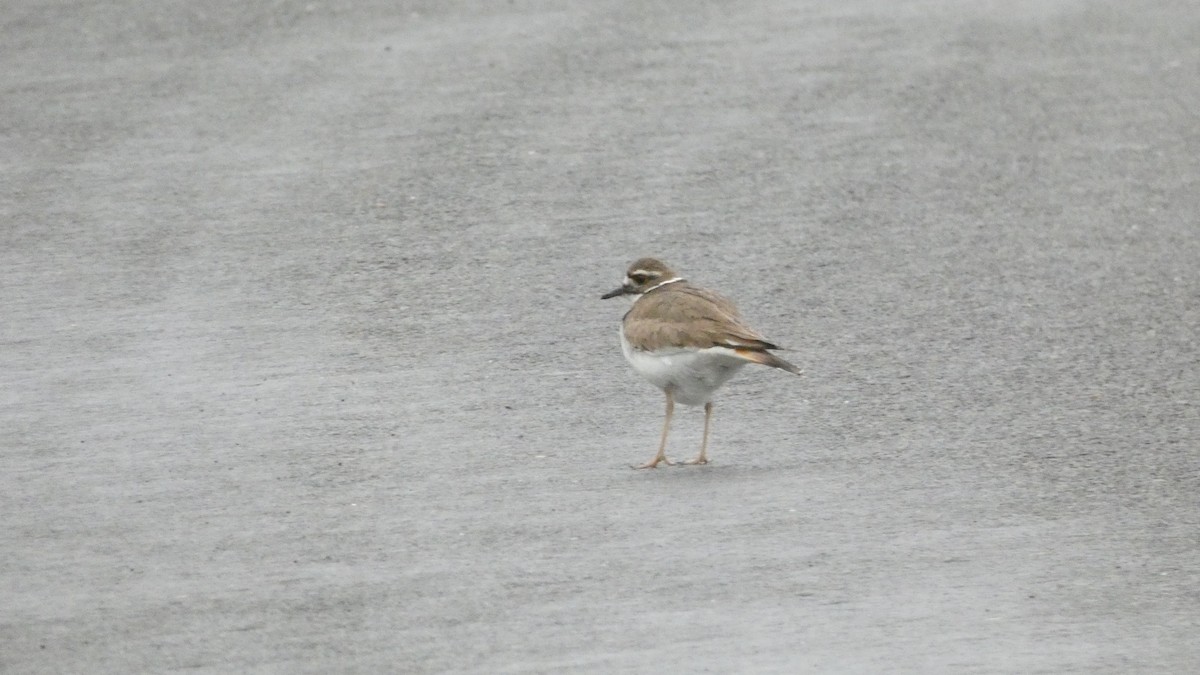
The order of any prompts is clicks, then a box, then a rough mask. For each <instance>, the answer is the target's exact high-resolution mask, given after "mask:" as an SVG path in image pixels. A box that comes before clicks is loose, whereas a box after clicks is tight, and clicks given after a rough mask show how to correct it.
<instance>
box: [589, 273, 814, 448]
mask: <svg viewBox="0 0 1200 675" xmlns="http://www.w3.org/2000/svg"><path fill="white" fill-rule="evenodd" d="M626 295H628V296H635V297H634V299H633V306H632V307H631V308H630V309H629V311H628V312H626V313H625V316H624V317H623V318H622V319H621V329H620V335H621V352H622V353H623V354H624V355H625V360H626V361H628V362H629V365H630V366H632V367H633V370H634V371H635V372H637V374H638V375H641V376H642V377H643V378H645V379H646V380H648V381H649V382H650V383H651V384H653V385H654V386H656V387H658V388H659V389H661V390H662V391H663V393H664V394H665V395H666V398H667V412H666V419H665V420H664V421H663V429H662V438H661V440H660V441H659V444H658V453H657V454H656V455H655V456H654V459H651V460H650V461H648V462H646V463H645V464H638V465H634V466H633V468H635V469H653V468H655V467H657V466H658V465H659V464H667V465H668V466H669V465H671V464H673V462H671V461H670V460H668V459H667V456H666V447H667V432H668V431H669V430H670V428H671V416H672V415H673V414H674V412H675V403H676V402H678V403H682V404H684V405H693V406H697V405H703V406H704V439H703V440H702V441H701V443H700V454H699V455H697V456H696V457H695V458H694V459H691V460H688V461H686V462H684V464H692V465H696V464H707V463H708V431H709V424H710V421H711V419H712V411H713V403H712V397H713V394H714V393H715V392H716V391H717V389H719V388H720V387H721V385H723V384H725V383H726V382H727V381H728V380H729V378H731V377H733V376H734V375H735V374H737V372H738V371H739V370H741V369H742V367H743V366H745V365H746V364H748V363H757V364H761V365H764V366H770V367H772V368H778V369H780V370H786V371H787V372H789V373H793V374H795V375H803V371H801V370H800V369H799V368H797V367H796V366H794V365H792V364H791V363H788V362H787V361H785V360H783V359H782V358H780V357H778V356H776V355H775V354H772V353H771V351H770V350H772V349H781V347H779V346H778V345H776V344H774V343H773V342H771V341H769V340H767V339H766V338H765V337H763V336H762V335H761V334H759V333H758V332H757V331H755V330H754V329H752V328H750V327H749V326H747V325H746V323H745V321H744V320H743V319H742V317H741V314H740V313H739V312H738V310H737V307H735V306H734V304H733V302H731V301H730V300H729V299H727V298H725V297H724V296H722V295H720V294H718V293H716V292H714V291H711V290H708V289H706V288H701V287H699V286H694V285H692V284H690V283H688V281H687V280H686V279H684V278H683V277H681V276H679V275H678V274H676V273H675V271H674V270H672V269H671V268H670V267H669V266H668V265H667V264H666V263H664V262H663V261H661V260H658V259H657V258H640V259H638V260H635V261H634V262H633V263H632V264H631V265H630V266H629V268H628V269H627V270H626V272H625V279H624V281H623V282H622V283H621V285H620V286H618V287H617V288H615V289H613V290H611V291H609V292H608V293H605V294H604V295H602V296H600V298H601V299H602V300H607V299H609V298H615V297H618V296H626Z"/></svg>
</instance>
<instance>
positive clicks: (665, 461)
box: [633, 455, 674, 469]
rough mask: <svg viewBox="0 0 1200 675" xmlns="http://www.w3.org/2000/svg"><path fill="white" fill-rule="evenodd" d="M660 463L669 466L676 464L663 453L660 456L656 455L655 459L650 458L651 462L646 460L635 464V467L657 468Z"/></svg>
mask: <svg viewBox="0 0 1200 675" xmlns="http://www.w3.org/2000/svg"><path fill="white" fill-rule="evenodd" d="M659 464H666V465H667V466H672V465H673V464H674V462H672V461H671V460H669V459H667V458H666V457H665V456H663V455H659V456H658V457H655V458H654V459H652V460H650V461H649V462H646V463H645V464H634V465H633V468H634V469H654V468H657V467H658V465H659Z"/></svg>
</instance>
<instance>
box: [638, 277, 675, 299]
mask: <svg viewBox="0 0 1200 675" xmlns="http://www.w3.org/2000/svg"><path fill="white" fill-rule="evenodd" d="M683 280H684V279H683V277H671V278H670V279H667V280H666V281H660V282H658V283H657V284H654V285H653V286H651V287H650V288H647V289H646V290H644V291H642V295H645V294H647V293H649V292H650V291H652V290H654V289H656V288H662V287H663V286H666V285H667V284H673V283H675V282H676V281H683Z"/></svg>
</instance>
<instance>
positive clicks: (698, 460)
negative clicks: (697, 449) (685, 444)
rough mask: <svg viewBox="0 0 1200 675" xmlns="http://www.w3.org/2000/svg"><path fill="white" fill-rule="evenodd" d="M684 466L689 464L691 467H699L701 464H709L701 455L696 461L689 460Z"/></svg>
mask: <svg viewBox="0 0 1200 675" xmlns="http://www.w3.org/2000/svg"><path fill="white" fill-rule="evenodd" d="M684 464H688V465H691V466H699V465H701V464H708V458H707V457H705V456H704V455H700V456H699V457H696V458H694V459H689V460H687V461H686V462H684Z"/></svg>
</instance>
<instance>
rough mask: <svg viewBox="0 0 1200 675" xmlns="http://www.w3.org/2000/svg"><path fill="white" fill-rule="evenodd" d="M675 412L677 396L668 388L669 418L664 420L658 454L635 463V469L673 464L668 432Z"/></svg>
mask: <svg viewBox="0 0 1200 675" xmlns="http://www.w3.org/2000/svg"><path fill="white" fill-rule="evenodd" d="M673 414H675V397H674V396H672V395H671V391H670V390H667V419H665V420H663V430H662V440H661V441H659V443H658V454H657V455H655V456H654V459H652V460H650V461H649V462H646V463H645V464H639V465H635V466H634V467H633V468H635V469H653V468H655V467H656V466H658V465H659V464H660V463H662V464H666V465H667V466H670V465H671V461H670V460H668V459H667V432H668V431H669V430H670V429H671V415H673Z"/></svg>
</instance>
